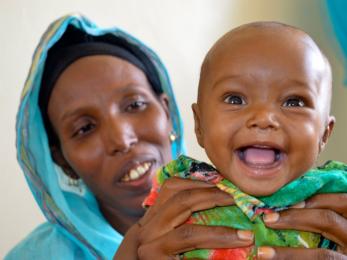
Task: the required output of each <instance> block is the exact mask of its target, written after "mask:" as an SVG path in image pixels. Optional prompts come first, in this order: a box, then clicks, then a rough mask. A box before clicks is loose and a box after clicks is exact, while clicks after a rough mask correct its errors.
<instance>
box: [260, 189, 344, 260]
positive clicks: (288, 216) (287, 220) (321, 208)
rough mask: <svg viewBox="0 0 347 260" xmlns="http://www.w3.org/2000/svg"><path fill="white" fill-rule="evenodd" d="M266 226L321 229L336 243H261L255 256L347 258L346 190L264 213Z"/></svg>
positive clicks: (318, 230)
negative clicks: (296, 245)
mask: <svg viewBox="0 0 347 260" xmlns="http://www.w3.org/2000/svg"><path fill="white" fill-rule="evenodd" d="M264 221H265V223H266V225H267V226H268V227H271V228H274V229H295V230H303V231H311V232H315V233H320V234H321V235H323V236H324V237H326V238H328V239H330V240H332V241H334V242H335V243H336V244H337V245H338V250H337V252H334V251H331V250H327V249H305V248H302V249H301V248H285V247H283V248H281V247H276V248H271V247H261V248H259V250H258V259H347V194H320V195H316V196H314V197H312V198H311V199H309V200H307V201H306V202H304V203H299V204H298V205H296V206H294V207H292V208H291V209H289V210H286V211H283V212H281V213H271V214H268V215H265V216H264Z"/></svg>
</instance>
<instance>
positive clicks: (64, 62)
mask: <svg viewBox="0 0 347 260" xmlns="http://www.w3.org/2000/svg"><path fill="white" fill-rule="evenodd" d="M72 30H74V31H72ZM68 31H72V32H71V33H68V35H67V36H65V37H64V36H63V39H62V40H61V41H60V42H59V41H58V43H57V44H56V45H55V46H54V47H52V49H51V50H50V51H48V54H47V59H46V62H45V68H44V72H43V75H42V80H41V86H40V93H39V101H38V103H39V107H40V110H41V114H42V117H43V121H44V124H45V128H46V130H47V133H48V137H49V141H50V143H51V144H52V143H57V137H56V135H55V133H54V131H53V128H52V125H51V123H50V121H49V118H48V114H47V109H48V103H49V99H50V96H51V94H52V91H53V88H54V86H55V83H56V81H57V80H58V78H59V76H60V75H61V74H62V73H63V71H64V70H65V69H66V68H67V67H68V66H69V65H71V64H72V63H73V62H74V61H76V60H78V59H80V58H82V57H86V56H93V55H111V56H115V57H118V58H121V59H123V60H125V61H128V62H130V63H131V64H133V65H135V66H136V67H137V68H139V69H141V70H142V71H143V72H144V74H145V75H146V77H147V79H148V81H149V83H150V85H151V87H152V89H153V91H154V92H155V93H156V94H157V95H159V94H161V93H163V90H162V88H161V84H160V80H159V77H158V73H157V71H156V69H155V67H154V65H153V63H152V62H151V61H150V59H149V58H148V57H147V56H146V54H145V53H144V52H143V51H142V50H140V49H139V48H138V47H137V46H135V45H131V44H129V43H127V42H125V40H123V39H121V38H117V37H115V36H113V35H105V36H100V37H93V36H90V35H87V34H85V33H84V34H83V35H82V33H83V32H81V31H80V30H78V31H77V30H76V28H69V29H68ZM76 35H77V37H78V41H77V42H76V39H75V38H76V37H75V36H76ZM80 35H81V36H80ZM64 38H65V39H64ZM66 39H68V40H66ZM81 39H82V40H81ZM66 41H67V43H66ZM69 41H72V42H69ZM64 45H65V46H64Z"/></svg>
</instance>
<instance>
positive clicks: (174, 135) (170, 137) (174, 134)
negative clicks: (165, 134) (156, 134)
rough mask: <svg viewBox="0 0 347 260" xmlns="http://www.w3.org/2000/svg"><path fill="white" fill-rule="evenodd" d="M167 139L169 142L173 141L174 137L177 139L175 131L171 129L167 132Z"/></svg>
mask: <svg viewBox="0 0 347 260" xmlns="http://www.w3.org/2000/svg"><path fill="white" fill-rule="evenodd" d="M169 139H170V142H171V143H173V142H175V141H176V139H177V135H176V133H175V132H174V131H173V130H172V131H171V132H170V134H169Z"/></svg>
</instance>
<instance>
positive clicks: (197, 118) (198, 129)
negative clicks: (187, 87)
mask: <svg viewBox="0 0 347 260" xmlns="http://www.w3.org/2000/svg"><path fill="white" fill-rule="evenodd" d="M192 110H193V114H194V122H195V135H196V139H197V140H198V143H199V145H200V146H201V147H202V148H204V142H203V140H204V133H203V131H202V128H201V120H200V109H199V106H198V104H196V103H193V104H192Z"/></svg>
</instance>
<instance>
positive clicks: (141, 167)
mask: <svg viewBox="0 0 347 260" xmlns="http://www.w3.org/2000/svg"><path fill="white" fill-rule="evenodd" d="M152 164H153V163H152V162H143V163H141V164H138V165H136V166H135V167H133V168H132V169H130V170H129V171H128V173H127V174H125V175H124V176H123V177H122V179H121V180H120V181H121V182H130V181H134V180H138V179H140V178H141V177H142V176H143V175H145V174H146V173H147V172H148V170H149V169H150V168H151V166H152Z"/></svg>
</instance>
